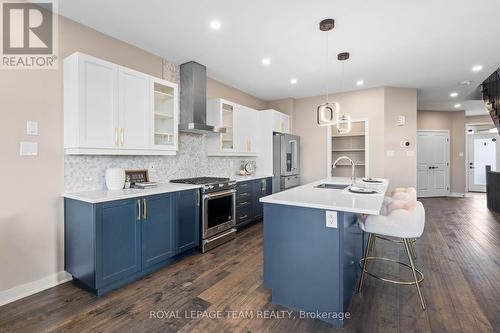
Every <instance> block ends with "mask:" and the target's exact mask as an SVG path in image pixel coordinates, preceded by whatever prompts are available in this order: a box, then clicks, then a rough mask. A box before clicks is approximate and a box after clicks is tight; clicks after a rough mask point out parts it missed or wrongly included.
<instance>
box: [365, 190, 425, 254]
mask: <svg viewBox="0 0 500 333" xmlns="http://www.w3.org/2000/svg"><path fill="white" fill-rule="evenodd" d="M396 200H399V201H396ZM401 201H403V202H404V203H406V202H416V201H417V190H416V189H415V188H414V187H397V188H395V189H394V190H392V196H386V197H385V198H384V202H383V204H382V209H381V211H380V215H384V216H387V214H388V213H389V211H391V210H394V207H393V206H396V207H397V205H398V203H401ZM375 238H378V239H383V240H385V241H389V242H393V243H397V244H404V242H403V241H402V240H397V239H394V238H389V237H383V236H380V235H375ZM408 241H409V244H410V252H411V255H412V257H413V260H417V251H415V241H416V240H415V238H412V239H409V240H408ZM374 244H375V243H373V245H372V248H373V247H374Z"/></svg>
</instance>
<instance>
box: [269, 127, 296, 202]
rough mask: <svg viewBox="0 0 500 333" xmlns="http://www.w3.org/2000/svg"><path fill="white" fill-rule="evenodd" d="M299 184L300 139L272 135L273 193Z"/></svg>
mask: <svg viewBox="0 0 500 333" xmlns="http://www.w3.org/2000/svg"><path fill="white" fill-rule="evenodd" d="M299 182H300V137H298V136H296V135H291V134H285V133H274V135H273V193H276V192H280V191H283V190H286V189H289V188H292V187H294V186H298V185H299Z"/></svg>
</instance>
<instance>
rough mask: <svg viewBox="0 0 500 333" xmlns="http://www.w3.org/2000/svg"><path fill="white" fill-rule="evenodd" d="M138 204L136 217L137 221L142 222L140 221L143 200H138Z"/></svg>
mask: <svg viewBox="0 0 500 333" xmlns="http://www.w3.org/2000/svg"><path fill="white" fill-rule="evenodd" d="M136 204H137V216H136V219H137V221H140V219H141V199H137V201H136Z"/></svg>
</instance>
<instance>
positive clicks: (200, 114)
mask: <svg viewBox="0 0 500 333" xmlns="http://www.w3.org/2000/svg"><path fill="white" fill-rule="evenodd" d="M180 90H181V112H180V124H179V131H180V132H188V133H194V134H213V133H225V132H226V129H225V128H222V127H216V126H212V125H207V68H206V67H205V66H203V65H201V64H199V63H197V62H194V61H190V62H187V63H185V64H182V65H181V89H180Z"/></svg>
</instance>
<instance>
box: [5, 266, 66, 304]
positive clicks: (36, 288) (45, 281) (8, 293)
mask: <svg viewBox="0 0 500 333" xmlns="http://www.w3.org/2000/svg"><path fill="white" fill-rule="evenodd" d="M72 279H73V278H72V276H71V274H69V273H68V272H65V271H61V272H59V273H56V274H53V275H49V276H47V277H44V278H42V279H40V280H36V281H33V282H28V283H25V284H22V285H19V286H15V287H13V288H10V289H7V290H3V291H0V306H2V305H5V304H7V303H11V302H14V301H17V300H18V299H21V298H24V297H27V296H30V295H33V294H36V293H38V292H40V291H42V290H45V289H49V288H52V287H55V286H57V285H58V284H61V283H64V282H68V281H70V280H72Z"/></svg>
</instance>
